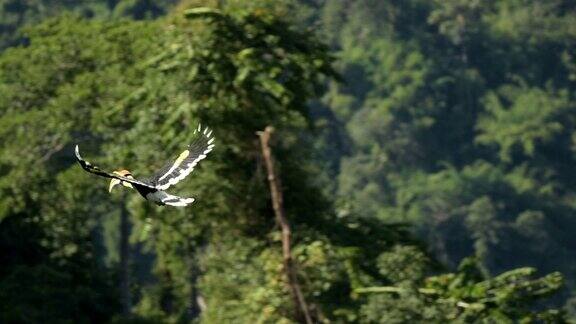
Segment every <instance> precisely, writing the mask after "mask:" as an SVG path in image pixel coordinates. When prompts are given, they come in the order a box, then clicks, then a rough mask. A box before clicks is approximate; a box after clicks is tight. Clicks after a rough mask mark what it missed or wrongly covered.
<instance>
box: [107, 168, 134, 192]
mask: <svg viewBox="0 0 576 324" xmlns="http://www.w3.org/2000/svg"><path fill="white" fill-rule="evenodd" d="M114 174H117V175H119V176H122V177H126V178H133V177H132V173H131V172H130V171H128V170H116V171H114ZM119 184H122V185H123V186H124V187H128V188H133V187H132V184H131V183H129V182H126V181H122V180H119V179H112V180H110V186H108V192H112V189H113V188H114V187H116V186H117V185H119Z"/></svg>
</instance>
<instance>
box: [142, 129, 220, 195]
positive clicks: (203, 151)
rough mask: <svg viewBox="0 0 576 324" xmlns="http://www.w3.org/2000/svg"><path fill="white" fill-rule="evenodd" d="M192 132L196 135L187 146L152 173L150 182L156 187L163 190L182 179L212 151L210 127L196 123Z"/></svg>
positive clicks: (212, 139) (212, 140)
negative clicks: (174, 157)
mask: <svg viewBox="0 0 576 324" xmlns="http://www.w3.org/2000/svg"><path fill="white" fill-rule="evenodd" d="M194 134H198V136H196V138H195V139H194V140H193V141H192V143H191V144H190V145H189V146H188V148H187V149H186V150H184V151H183V152H182V153H180V155H179V156H178V157H177V158H176V160H175V161H174V162H171V163H168V164H167V165H165V166H164V167H163V168H161V169H160V170H159V171H158V172H156V173H155V174H154V176H153V177H152V180H151V183H153V184H154V185H155V186H156V188H157V189H160V190H165V189H167V188H168V187H170V186H171V185H174V184H176V183H178V182H179V181H180V180H182V179H184V178H185V177H186V176H188V175H189V174H190V173H191V172H192V171H193V170H194V167H196V165H197V164H198V162H200V161H201V160H203V159H204V158H206V155H208V153H210V152H211V151H212V149H213V148H214V144H213V142H214V138H213V137H212V131H211V130H210V129H208V128H204V129H202V127H201V126H200V125H198V128H196V130H195V131H194Z"/></svg>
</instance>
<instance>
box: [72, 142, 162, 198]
mask: <svg viewBox="0 0 576 324" xmlns="http://www.w3.org/2000/svg"><path fill="white" fill-rule="evenodd" d="M74 153H75V154H76V160H78V163H79V164H80V166H81V167H82V169H84V170H86V171H88V172H90V173H93V174H95V175H99V176H101V177H105V178H111V179H112V178H114V179H118V180H122V181H126V182H129V183H132V184H135V185H140V186H144V187H147V188H150V189H156V187H154V185H152V184H150V183H146V182H143V181H139V180H136V179H132V178H127V177H123V176H121V175H117V174H115V173H110V172H106V171H103V170H101V169H100V168H99V167H97V166H95V165H93V164H91V163H90V162H88V161H86V160H84V159H83V158H82V157H81V156H80V152H79V150H78V145H76V148H75V150H74Z"/></svg>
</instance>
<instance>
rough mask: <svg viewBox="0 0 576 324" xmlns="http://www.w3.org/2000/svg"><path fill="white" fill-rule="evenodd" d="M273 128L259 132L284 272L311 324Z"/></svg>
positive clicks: (291, 290)
mask: <svg viewBox="0 0 576 324" xmlns="http://www.w3.org/2000/svg"><path fill="white" fill-rule="evenodd" d="M273 130H274V129H273V128H272V127H271V126H268V127H266V129H265V130H264V131H263V132H258V136H260V144H261V145H262V155H263V156H264V162H265V165H266V170H267V171H268V182H269V184H270V194H271V196H272V208H274V214H275V215H276V223H277V224H278V226H280V229H281V231H282V255H283V260H284V272H285V274H286V278H287V280H288V285H289V286H290V292H291V293H292V298H293V299H294V302H295V304H296V305H297V306H298V308H299V313H300V314H299V315H300V316H301V317H302V318H303V319H304V320H305V322H306V323H307V324H311V323H313V322H312V317H311V316H310V310H309V308H308V304H306V300H305V299H304V295H303V294H302V290H301V289H300V285H299V284H298V276H297V270H296V265H295V264H294V260H293V259H292V250H291V240H292V232H291V230H290V224H289V223H288V219H287V218H286V214H285V213H284V200H283V196H282V190H281V188H280V179H279V178H278V177H277V174H276V172H275V170H274V158H273V156H272V152H271V150H270V137H271V135H272V132H273Z"/></svg>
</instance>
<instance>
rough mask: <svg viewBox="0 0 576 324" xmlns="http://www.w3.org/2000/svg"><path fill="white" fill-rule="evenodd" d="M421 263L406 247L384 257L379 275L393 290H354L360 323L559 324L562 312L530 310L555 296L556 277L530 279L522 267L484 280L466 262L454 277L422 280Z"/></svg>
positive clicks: (559, 280)
mask: <svg viewBox="0 0 576 324" xmlns="http://www.w3.org/2000/svg"><path fill="white" fill-rule="evenodd" d="M426 261H427V260H426V257H425V256H424V255H422V253H421V252H419V251H417V250H414V249H413V248H409V247H396V248H395V249H393V250H391V251H390V252H386V253H383V254H382V255H381V256H380V257H379V264H378V265H379V269H380V272H381V273H382V274H383V275H386V276H387V277H388V278H393V279H394V280H395V281H396V282H397V283H398V285H397V286H384V287H382V286H377V287H366V288H360V289H356V293H358V294H362V295H364V294H367V297H366V298H367V302H366V304H365V305H364V306H363V307H362V315H363V319H364V320H365V321H366V322H368V323H406V322H410V323H430V322H437V323H447V322H455V323H470V322H482V323H535V322H544V323H562V322H564V314H563V313H562V312H561V311H558V310H534V309H533V308H534V306H535V305H538V302H539V301H540V300H541V299H543V298H545V297H547V296H549V295H550V294H553V293H555V292H556V291H558V289H559V288H560V287H561V285H562V280H563V279H562V276H561V275H560V273H557V272H555V273H551V274H548V275H546V276H543V277H540V278H535V274H536V270H535V269H534V268H528V267H527V268H518V269H514V270H511V271H507V272H504V273H502V274H499V275H498V276H495V277H493V278H487V277H486V275H485V274H484V273H483V272H482V270H481V268H480V267H479V264H478V261H477V260H476V259H474V258H466V259H464V260H463V261H462V263H461V264H460V265H459V267H458V269H457V271H456V272H455V273H447V274H442V275H437V276H431V277H425V276H424V274H425V272H424V271H422V270H423V269H424V268H423V264H424V263H425V262H426ZM403 267H404V268H403ZM405 270H408V271H405ZM531 308H532V309H531Z"/></svg>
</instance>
